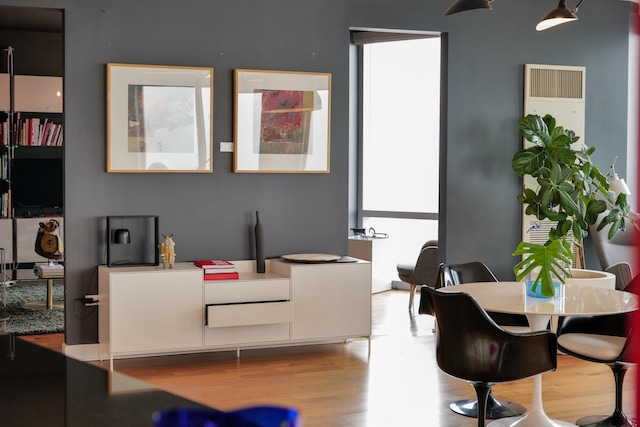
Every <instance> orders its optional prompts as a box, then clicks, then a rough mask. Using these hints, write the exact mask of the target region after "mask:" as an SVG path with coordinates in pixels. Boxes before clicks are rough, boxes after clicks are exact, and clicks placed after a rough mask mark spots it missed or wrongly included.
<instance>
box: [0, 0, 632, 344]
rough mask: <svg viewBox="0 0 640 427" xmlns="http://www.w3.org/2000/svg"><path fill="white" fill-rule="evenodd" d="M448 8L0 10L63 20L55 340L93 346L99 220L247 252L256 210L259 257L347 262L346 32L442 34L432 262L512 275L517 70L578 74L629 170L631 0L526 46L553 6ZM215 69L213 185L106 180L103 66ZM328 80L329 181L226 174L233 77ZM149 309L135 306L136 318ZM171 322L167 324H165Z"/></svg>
mask: <svg viewBox="0 0 640 427" xmlns="http://www.w3.org/2000/svg"><path fill="white" fill-rule="evenodd" d="M449 3H450V0H432V1H425V0H420V1H418V0H367V1H365V0H349V1H344V0H322V1H319V0H316V1H310V0H269V1H258V0H233V1H226V2H223V1H221V0H216V1H211V0H181V1H175V0H174V1H168V0H136V1H130V0H108V1H107V0H92V1H86V0H0V5H20V6H38V7H53V8H60V9H64V11H65V28H66V32H65V120H66V128H65V146H66V148H65V156H66V159H65V161H66V177H65V197H66V200H65V217H66V219H65V224H66V235H65V244H66V260H67V270H66V271H67V273H66V274H67V278H66V285H67V286H66V313H67V320H66V342H67V343H68V344H79V343H92V342H96V340H97V315H96V309H95V308H84V307H82V306H81V305H80V304H79V303H78V302H76V301H74V300H75V299H77V298H79V297H81V296H82V295H84V294H87V293H92V292H95V290H96V276H95V273H96V265H97V264H100V263H103V262H104V250H103V247H102V243H103V242H102V233H101V226H100V224H101V221H102V218H104V217H105V216H106V215H125V214H157V215H159V216H160V231H161V233H165V234H166V233H175V241H176V252H177V257H178V260H192V259H195V258H206V257H212V258H228V259H243V258H250V257H252V256H253V253H252V250H251V244H250V237H249V236H250V233H249V229H250V226H251V225H252V224H253V217H252V213H253V211H255V210H259V211H260V213H261V221H262V222H263V223H264V227H265V240H266V247H265V250H266V254H267V256H277V255H279V254H282V253H292V252H307V251H309V252H311V251H313V252H316V251H317V252H330V253H345V252H346V249H347V242H346V235H347V231H348V226H349V215H348V185H347V184H348V164H349V158H348V156H349V147H348V142H349V50H348V44H349V28H350V27H378V28H394V29H415V30H429V31H443V32H448V33H449V75H448V92H449V98H448V111H447V114H448V127H447V130H446V131H447V133H448V148H447V152H446V153H445V154H446V159H447V161H446V166H447V168H446V172H445V173H446V180H445V181H444V182H446V198H443V200H446V202H445V204H444V205H443V206H442V207H441V222H442V227H441V235H440V239H441V241H443V243H444V242H446V252H445V254H444V259H445V260H447V261H449V262H461V261H467V260H472V259H482V260H483V261H485V262H486V263H487V264H488V265H489V266H490V267H491V268H492V269H494V270H495V272H496V273H497V275H498V276H499V277H500V278H503V279H508V278H512V277H513V273H512V271H511V268H512V266H513V264H514V259H513V258H512V256H511V253H512V251H513V250H514V248H515V247H516V245H517V243H518V241H519V240H520V235H519V233H520V206H519V205H518V203H517V201H516V199H515V196H516V194H517V192H518V187H519V180H518V179H517V177H516V176H515V175H514V173H513V172H512V171H511V168H510V161H511V157H512V155H513V153H514V152H515V150H517V148H518V146H519V145H520V141H521V140H520V138H519V136H518V131H517V122H518V119H519V118H520V116H521V114H522V92H523V88H522V81H523V64H525V63H543V64H560V65H584V66H586V67H587V109H586V110H587V122H586V123H587V125H586V134H587V135H586V138H585V140H586V141H587V143H589V144H592V145H594V144H595V145H596V146H597V147H599V150H598V152H597V153H596V155H595V156H594V157H595V160H596V163H597V164H598V165H599V166H600V167H601V168H604V169H605V170H606V168H607V166H608V165H609V163H610V162H611V160H612V158H613V156H614V155H619V156H621V160H620V161H618V163H617V165H618V168H617V170H618V172H619V173H620V174H621V175H624V173H625V170H624V165H625V161H624V160H623V157H624V155H625V152H626V149H625V145H626V117H627V116H626V110H627V89H626V82H627V44H628V41H627V40H628V31H629V24H628V22H629V10H630V8H631V7H632V6H631V5H630V3H628V2H624V1H619V0H601V1H598V2H588V3H585V4H584V5H583V6H582V7H581V9H580V12H579V17H580V20H579V21H578V22H577V23H572V24H569V25H566V26H564V27H560V28H556V29H552V30H549V31H547V32H543V33H537V32H536V31H535V29H534V26H535V24H536V21H537V20H538V19H540V18H541V17H542V16H544V15H545V14H546V13H547V12H548V11H549V10H550V9H552V8H553V7H555V5H556V2H555V1H554V0H548V1H540V0H509V1H498V2H495V3H494V10H493V11H492V12H489V11H471V12H468V13H463V14H459V15H454V16H451V17H447V18H445V17H443V15H442V13H443V11H444V10H445V9H446V8H447V7H448V5H449ZM108 62H120V63H142V64H163V65H191V66H208V67H214V68H215V92H214V97H215V110H214V144H215V160H214V173H213V174H211V175H209V174H206V175H200V174H198V175H189V174H177V175H176V174H167V175H162V174H107V173H106V172H105V64H106V63H108ZM235 68H255V69H276V70H296V71H319V72H330V73H332V75H333V80H332V89H333V91H332V114H331V173H330V174H323V175H313V174H308V175H305V174H303V175H282V174H273V175H269V174H233V173H232V161H233V158H232V154H230V153H219V142H220V141H231V140H232V136H233V129H232V127H233V116H232V107H233V104H232V94H233V91H232V87H233V86H232V83H233V81H232V70H233V69H235ZM142 309H144V302H141V310H142ZM168 315H170V314H168Z"/></svg>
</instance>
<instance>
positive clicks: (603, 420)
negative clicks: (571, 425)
mask: <svg viewBox="0 0 640 427" xmlns="http://www.w3.org/2000/svg"><path fill="white" fill-rule="evenodd" d="M576 424H577V425H579V426H580V427H636V426H637V424H636V422H635V421H633V420H632V419H629V418H628V417H627V416H626V415H625V414H624V413H614V414H613V415H589V416H587V417H582V418H580V419H579V420H578V421H576Z"/></svg>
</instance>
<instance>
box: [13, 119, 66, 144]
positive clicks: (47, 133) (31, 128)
mask: <svg viewBox="0 0 640 427" xmlns="http://www.w3.org/2000/svg"><path fill="white" fill-rule="evenodd" d="M19 123H20V128H19V133H18V136H17V145H22V146H36V147H41V146H52V147H59V146H62V144H63V130H62V124H60V123H54V122H53V121H51V120H50V119H48V118H45V119H40V118H38V117H33V118H27V119H23V120H20V122H19Z"/></svg>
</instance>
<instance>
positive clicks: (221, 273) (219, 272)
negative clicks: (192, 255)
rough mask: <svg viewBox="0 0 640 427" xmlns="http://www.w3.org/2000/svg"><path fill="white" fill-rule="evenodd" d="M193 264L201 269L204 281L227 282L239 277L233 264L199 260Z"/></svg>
mask: <svg viewBox="0 0 640 427" xmlns="http://www.w3.org/2000/svg"><path fill="white" fill-rule="evenodd" d="M193 264H194V265H195V266H197V267H200V268H201V269H202V271H203V273H204V280H229V279H237V278H238V277H239V276H238V272H237V271H236V267H235V266H234V265H233V263H230V262H229V261H226V260H223V259H201V260H197V261H194V262H193Z"/></svg>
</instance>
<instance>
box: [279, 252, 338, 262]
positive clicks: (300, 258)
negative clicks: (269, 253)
mask: <svg viewBox="0 0 640 427" xmlns="http://www.w3.org/2000/svg"><path fill="white" fill-rule="evenodd" d="M282 259H286V260H287V261H294V262H331V261H337V260H339V259H340V255H333V254H289V255H282Z"/></svg>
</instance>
